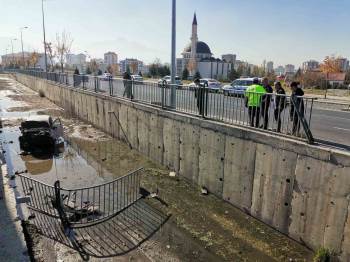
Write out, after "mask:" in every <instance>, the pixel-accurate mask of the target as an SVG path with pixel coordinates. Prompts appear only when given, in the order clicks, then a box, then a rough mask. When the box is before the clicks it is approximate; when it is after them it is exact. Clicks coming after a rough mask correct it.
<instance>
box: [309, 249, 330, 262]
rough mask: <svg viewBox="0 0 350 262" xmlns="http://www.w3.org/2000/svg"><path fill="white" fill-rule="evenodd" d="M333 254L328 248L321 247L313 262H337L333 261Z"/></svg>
mask: <svg viewBox="0 0 350 262" xmlns="http://www.w3.org/2000/svg"><path fill="white" fill-rule="evenodd" d="M333 256H334V254H333V252H332V251H331V250H329V249H328V248H324V247H321V248H319V249H318V250H317V251H316V253H315V256H314V259H313V261H314V262H332V261H335V260H334V259H333Z"/></svg>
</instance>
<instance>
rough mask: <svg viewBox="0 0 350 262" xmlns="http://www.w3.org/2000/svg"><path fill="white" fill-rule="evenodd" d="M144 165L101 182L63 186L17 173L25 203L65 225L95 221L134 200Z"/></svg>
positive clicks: (99, 220)
mask: <svg viewBox="0 0 350 262" xmlns="http://www.w3.org/2000/svg"><path fill="white" fill-rule="evenodd" d="M142 173H143V168H140V169H138V170H136V171H133V172H131V173H129V174H127V175H125V176H123V177H120V178H117V179H115V180H113V181H111V182H107V183H104V184H102V185H97V186H92V187H83V188H76V189H65V188H62V187H61V186H60V183H59V181H56V182H55V185H54V186H51V185H48V184H45V183H43V182H40V181H37V180H35V179H33V178H30V177H27V176H24V175H18V176H19V177H20V180H21V184H22V188H23V194H24V195H25V196H26V197H29V202H28V203H27V205H28V206H29V207H30V208H31V209H34V210H36V211H38V212H41V213H44V214H46V215H49V216H52V217H56V218H60V219H61V221H62V224H63V225H64V227H65V228H74V227H81V226H87V225H92V224H97V223H100V222H102V221H105V220H107V219H109V218H111V217H113V216H115V215H117V214H118V213H120V212H122V211H123V210H125V209H127V208H128V207H130V206H131V205H133V204H134V203H136V202H137V201H138V200H139V199H140V198H141V197H142V195H141V194H140V178H141V174H142Z"/></svg>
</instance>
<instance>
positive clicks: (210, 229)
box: [0, 81, 312, 261]
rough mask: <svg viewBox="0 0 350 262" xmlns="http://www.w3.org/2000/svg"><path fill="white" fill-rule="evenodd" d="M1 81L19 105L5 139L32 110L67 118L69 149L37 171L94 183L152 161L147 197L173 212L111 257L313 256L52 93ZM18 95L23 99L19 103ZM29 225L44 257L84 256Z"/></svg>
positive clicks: (20, 164)
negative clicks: (70, 110)
mask: <svg viewBox="0 0 350 262" xmlns="http://www.w3.org/2000/svg"><path fill="white" fill-rule="evenodd" d="M7 83H8V82H7ZM1 85H3V86H2V87H1V88H0V90H2V91H0V92H8V91H11V92H8V93H7V96H6V95H5V96H6V99H7V100H8V101H7V104H6V103H4V104H1V101H0V104H1V105H5V107H6V108H5V111H4V112H5V114H9V113H13V115H11V116H9V115H8V117H7V118H6V122H4V123H6V125H7V126H6V128H5V129H4V132H3V135H2V137H3V139H5V141H7V142H8V141H15V140H16V136H18V123H19V120H20V119H21V118H22V117H24V116H25V115H26V114H28V112H30V113H35V114H50V115H52V116H55V117H60V118H61V119H62V121H63V124H64V126H65V134H66V138H67V148H66V152H65V155H63V157H62V158H51V159H50V160H49V161H46V162H45V163H46V166H49V168H48V169H49V171H45V170H44V171H42V170H41V171H39V173H40V174H35V176H36V177H37V178H40V179H44V180H45V181H47V182H49V183H53V181H54V180H55V178H56V174H58V177H59V178H60V179H61V180H62V181H63V182H64V181H65V183H66V184H67V185H77V184H83V185H88V184H89V183H96V182H98V181H108V180H111V179H113V178H116V177H119V176H122V175H124V174H126V173H128V172H130V171H131V170H135V169H137V168H139V167H144V168H145V174H144V175H143V177H142V186H143V187H145V188H146V189H147V190H148V191H150V192H153V193H154V194H153V195H152V196H155V198H152V199H148V200H147V203H148V204H149V205H150V206H152V207H156V208H157V209H159V210H161V211H162V213H163V214H165V215H170V214H171V218H170V219H169V220H168V221H167V222H166V223H165V224H164V226H163V227H161V229H160V230H159V231H158V232H157V233H156V234H155V235H154V236H152V238H150V239H148V240H147V241H145V242H144V243H143V244H142V245H141V246H139V247H138V248H137V249H136V250H134V251H132V252H130V253H128V254H126V255H123V256H120V257H117V258H113V259H109V260H107V261H310V260H311V257H312V253H311V252H310V251H309V250H308V249H306V248H305V247H303V246H301V245H299V244H297V243H296V242H294V241H292V240H291V239H289V238H287V237H285V236H284V235H282V234H280V233H278V232H277V231H275V230H273V229H271V228H270V227H268V226H266V225H265V224H263V223H261V222H259V221H257V220H255V219H253V218H252V217H250V216H248V215H246V214H244V213H243V212H241V211H240V210H238V209H236V208H234V207H232V206H231V205H229V204H227V203H225V202H223V201H222V200H219V199H218V198H216V197H214V196H212V195H202V194H201V193H200V190H199V188H197V187H195V186H193V185H192V184H190V183H188V182H187V181H185V180H183V179H182V178H179V177H177V176H175V177H172V176H169V170H167V169H166V168H164V167H162V166H159V165H156V164H154V163H153V162H152V161H150V160H149V159H147V158H145V157H143V156H142V155H140V154H138V153H137V152H136V151H133V150H130V149H129V147H128V146H127V145H125V144H124V143H122V142H120V141H117V140H115V139H112V138H111V137H110V136H108V135H106V134H105V133H103V132H101V131H99V130H96V129H95V128H94V127H92V126H91V125H88V124H85V123H83V122H81V121H79V120H78V119H75V118H74V117H72V116H70V115H67V114H66V113H65V112H64V110H62V109H61V108H59V107H57V106H55V105H54V104H52V103H51V102H50V101H48V100H47V99H46V98H42V97H40V96H39V95H38V94H35V93H34V94H33V92H32V91H31V90H29V89H28V88H26V87H24V86H21V85H19V84H13V83H11V84H10V85H9V87H8V89H6V87H4V83H2V82H1V81H0V86H1ZM34 97H35V98H34ZM9 101H10V102H9ZM16 102H20V103H21V105H20V106H19V105H16ZM6 105H7V106H6ZM15 113H16V115H15ZM11 149H13V150H12V151H11V152H14V153H12V159H17V160H16V161H14V164H15V168H17V169H18V170H23V169H27V170H28V167H27V166H28V163H33V162H36V161H38V160H37V159H35V157H34V158H33V157H32V156H28V157H27V158H24V159H23V158H21V157H18V153H19V149H18V148H16V145H13V146H12V147H11ZM16 153H17V154H16ZM12 161H13V160H12ZM40 161H42V162H40V163H41V164H39V166H40V168H43V167H44V166H45V164H43V161H44V160H40ZM26 163H27V166H26ZM29 173H31V174H32V175H33V173H35V171H33V169H32V171H30V172H29ZM87 178H88V179H87ZM27 226H28V231H29V232H30V233H29V236H30V237H31V238H32V239H31V240H30V241H31V242H32V243H33V245H32V246H33V254H34V257H35V259H37V260H38V261H52V260H53V261H54V260H64V261H76V260H81V259H82V258H81V256H80V255H79V253H78V252H76V251H74V250H73V249H71V248H70V247H68V246H66V245H64V244H62V243H59V242H58V241H54V240H52V239H50V238H48V236H47V235H45V233H43V232H40V230H38V228H36V227H35V226H33V223H32V222H30V224H29V225H27ZM92 260H93V261H94V260H97V259H92Z"/></svg>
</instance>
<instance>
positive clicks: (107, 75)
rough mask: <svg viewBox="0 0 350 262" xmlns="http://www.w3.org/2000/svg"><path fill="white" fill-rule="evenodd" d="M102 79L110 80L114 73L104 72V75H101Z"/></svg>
mask: <svg viewBox="0 0 350 262" xmlns="http://www.w3.org/2000/svg"><path fill="white" fill-rule="evenodd" d="M100 78H101V80H103V81H109V80H110V79H112V75H111V74H110V73H104V74H103V75H102V76H100Z"/></svg>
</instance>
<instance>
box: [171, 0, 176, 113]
mask: <svg viewBox="0 0 350 262" xmlns="http://www.w3.org/2000/svg"><path fill="white" fill-rule="evenodd" d="M175 56H176V0H172V21H171V84H172V85H171V93H170V104H171V108H174V109H175V108H176V86H175V76H176V61H175Z"/></svg>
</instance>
